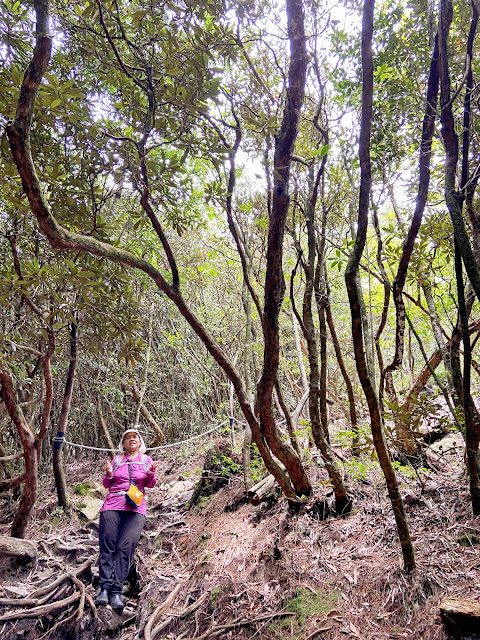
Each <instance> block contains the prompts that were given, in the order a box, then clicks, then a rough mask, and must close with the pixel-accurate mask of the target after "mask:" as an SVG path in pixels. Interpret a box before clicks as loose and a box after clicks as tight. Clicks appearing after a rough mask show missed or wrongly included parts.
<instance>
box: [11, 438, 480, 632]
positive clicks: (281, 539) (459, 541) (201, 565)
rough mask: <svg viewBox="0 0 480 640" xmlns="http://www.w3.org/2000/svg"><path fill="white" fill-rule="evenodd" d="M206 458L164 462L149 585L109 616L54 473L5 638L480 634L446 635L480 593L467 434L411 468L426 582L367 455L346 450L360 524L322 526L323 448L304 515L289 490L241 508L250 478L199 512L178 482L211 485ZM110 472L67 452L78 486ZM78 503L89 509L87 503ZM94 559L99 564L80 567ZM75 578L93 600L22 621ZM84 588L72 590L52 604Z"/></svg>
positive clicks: (146, 539) (179, 454) (196, 451)
mask: <svg viewBox="0 0 480 640" xmlns="http://www.w3.org/2000/svg"><path fill="white" fill-rule="evenodd" d="M210 444H215V441H214V440H213V441H211V442H210ZM437 449H438V447H437ZM205 451H206V448H204V449H203V452H202V450H200V448H199V447H198V446H193V445H192V446H190V447H185V448H182V449H181V450H175V452H174V453H172V449H170V450H167V453H165V454H162V456H161V457H159V458H158V459H159V461H160V465H159V472H158V483H157V486H156V487H155V488H154V489H153V490H151V491H149V494H148V503H149V506H148V510H149V518H148V521H147V525H146V527H145V532H144V534H145V535H143V536H142V539H141V542H140V545H139V548H138V550H137V554H136V560H135V567H136V572H137V576H136V578H137V580H133V579H132V581H131V582H132V584H131V585H130V591H129V592H127V594H126V596H127V597H128V602H127V606H126V609H125V611H124V614H123V616H122V618H121V619H120V617H119V616H117V618H119V619H118V620H117V621H115V616H116V614H113V612H111V611H110V607H107V608H102V610H100V609H99V611H98V613H97V612H95V611H94V608H93V606H92V604H93V601H92V599H91V598H90V596H93V597H94V595H95V593H96V589H95V565H96V560H97V553H98V549H97V546H96V535H97V528H96V524H95V522H90V523H89V522H86V521H85V520H84V519H82V518H81V517H80V515H79V514H78V513H77V511H76V510H75V509H72V510H71V511H70V513H69V514H64V513H62V511H61V510H59V509H58V507H56V499H55V491H54V485H53V479H52V478H51V477H43V478H42V480H41V483H42V490H41V492H40V497H39V500H38V504H37V505H36V508H35V513H34V515H33V518H32V521H31V523H30V525H29V532H28V536H27V537H28V538H29V539H31V540H34V541H35V542H36V543H37V545H38V548H39V557H38V560H37V562H36V563H34V564H30V565H21V564H18V562H17V563H14V562H6V561H5V560H2V562H3V564H1V565H0V638H2V640H17V639H18V640H19V639H20V638H25V639H27V640H33V639H39V638H53V639H55V638H74V637H75V634H76V637H77V638H79V639H83V638H103V637H111V638H115V639H117V638H118V639H119V640H120V639H121V640H126V639H130V638H131V639H136V638H139V637H145V638H147V639H151V640H160V639H166V638H186V639H187V640H192V639H194V638H196V639H198V638H201V639H202V640H203V639H206V638H222V639H223V638H235V639H236V640H247V639H249V640H261V639H268V640H288V639H291V638H294V639H299V640H300V639H301V640H312V639H313V638H320V639H328V640H337V639H343V638H346V637H348V636H350V637H352V638H361V639H362V640H381V639H387V638H392V639H393V638H411V639H414V638H415V639H417V638H426V639H428V640H447V639H449V638H452V637H457V638H458V637H461V638H467V637H475V636H468V635H463V636H462V635H461V633H460V630H459V629H458V628H457V629H455V626H453V627H452V628H451V629H449V631H448V633H447V631H446V629H445V625H444V620H443V619H442V617H441V615H440V612H439V604H440V602H441V601H442V600H443V599H444V598H447V597H455V598H461V599H470V600H474V601H476V602H477V603H479V602H480V518H478V517H473V516H472V515H471V506H470V504H469V499H468V486H467V479H466V475H465V470H464V469H465V467H464V464H463V451H464V449H463V445H462V441H461V438H459V437H456V438H453V439H452V438H450V439H449V440H448V445H447V446H446V450H443V451H442V450H440V454H439V456H438V461H439V463H438V465H437V466H438V469H437V470H428V471H427V470H425V469H419V470H417V471H415V470H412V469H408V468H404V467H403V468H401V469H400V470H399V472H398V475H399V478H400V479H401V484H402V494H403V496H404V498H405V502H406V509H407V517H408V522H409V525H410V528H411V533H412V538H413V544H414V548H415V553H416V562H417V571H416V573H415V575H413V576H408V575H406V574H405V573H404V572H403V570H402V568H401V567H402V559H401V552H400V545H399V542H398V537H397V535H396V529H395V521H394V517H393V513H392V509H391V506H390V504H389V501H388V496H387V494H386V490H385V485H384V481H383V479H382V476H381V474H380V472H379V470H378V465H377V464H376V463H374V462H373V461H372V460H371V459H370V458H361V459H358V460H355V459H353V458H352V457H351V455H350V453H349V451H348V450H346V449H340V448H338V449H337V452H338V454H339V455H340V456H341V458H342V459H343V462H342V465H343V467H344V473H345V478H346V481H347V485H348V487H349V490H350V492H351V494H352V496H353V500H354V502H353V509H352V511H351V513H350V514H349V515H348V516H346V517H342V518H337V517H327V518H326V519H324V518H325V515H326V514H325V509H324V504H325V501H327V502H329V501H331V499H332V498H331V495H329V494H330V493H331V490H330V488H329V486H328V482H327V476H326V473H325V470H324V468H323V466H322V465H321V463H320V460H319V457H318V456H317V455H316V454H314V453H312V452H310V453H309V457H310V460H309V462H308V474H309V477H310V479H311V480H312V482H313V483H314V487H315V494H314V496H313V498H311V499H310V500H309V501H308V502H307V503H306V504H305V505H304V506H302V507H301V509H300V510H299V511H298V512H297V513H294V512H292V510H291V509H290V508H289V506H288V504H287V502H286V500H285V499H284V498H279V499H278V500H277V501H276V502H273V503H270V504H266V503H264V504H262V505H260V506H256V507H254V506H252V505H250V504H248V503H245V502H244V501H243V502H242V500H241V498H242V495H243V488H242V478H241V476H240V475H237V476H235V475H234V476H232V477H230V479H229V482H228V485H227V486H225V487H224V488H222V489H220V490H219V491H218V492H217V493H216V494H214V495H212V496H211V497H209V498H203V499H201V500H200V503H199V504H197V506H196V507H195V508H193V509H192V510H190V511H185V509H184V508H183V506H182V504H181V503H182V502H183V499H182V496H180V497H179V496H178V495H172V494H171V492H170V491H169V489H170V487H172V485H174V484H175V483H176V482H178V481H179V480H184V479H188V480H197V479H198V477H199V475H198V472H199V470H201V469H202V467H203V459H204V456H205ZM102 468H103V459H101V458H99V459H97V460H94V459H92V458H91V457H90V458H77V459H76V458H70V459H68V460H67V463H66V472H67V476H68V484H69V487H71V488H72V494H73V487H74V486H75V485H76V484H77V483H81V482H85V481H86V480H90V481H94V482H96V483H99V484H100V483H101V478H102ZM72 498H73V502H76V503H77V504H78V503H79V501H80V500H82V498H81V497H79V496H73V495H72ZM14 507H15V503H14V502H13V501H11V500H10V499H7V498H6V497H3V496H2V498H1V501H0V535H8V532H9V524H10V523H11V519H12V517H13V513H14ZM327 515H328V514H327ZM82 563H86V565H85V566H87V569H88V570H87V571H84V569H83V568H82V569H78V567H79V566H81V565H82ZM82 566H83V565H82ZM79 571H83V574H82V573H79ZM62 572H64V575H66V576H68V575H70V576H71V575H72V574H75V575H77V576H78V577H80V578H81V580H78V577H77V578H76V580H77V583H80V587H81V589H82V593H84V595H85V597H86V600H85V601H84V603H83V608H82V609H81V610H79V604H78V599H77V602H76V603H74V604H72V605H69V607H66V608H65V609H64V610H63V611H60V612H58V611H54V610H51V611H50V612H48V610H47V613H44V614H43V615H42V616H38V617H34V618H33V619H25V618H23V617H22V619H19V618H20V617H21V616H19V615H18V610H19V607H21V604H22V602H23V603H26V602H27V600H28V597H30V598H31V597H32V596H31V595H30V596H29V595H28V593H32V590H33V591H35V589H36V592H35V593H36V594H37V595H38V593H40V589H39V588H40V587H42V586H43V585H45V584H47V585H48V584H49V582H50V583H51V582H52V580H53V577H56V578H58V576H59V575H60V574H61V573H62ZM62 575H63V574H62ZM133 577H135V576H133ZM134 582H135V584H133V583H134ZM82 585H84V587H82ZM22 588H23V589H24V591H23V592H22ZM73 588H74V587H73V586H72V587H71V589H73ZM12 589H13V591H15V589H16V590H17V592H18V593H17V595H16V597H17V598H19V600H18V606H17V607H15V606H12V604H11V602H10V605H8V604H5V602H9V601H8V599H6V598H5V595H10V598H11V597H12V596H11V591H12ZM70 592H71V591H70ZM70 592H69V591H68V590H66V591H65V588H64V592H63V594H60V595H58V594H57V595H56V596H55V598H53V600H55V599H57V600H58V599H59V598H65V597H66V596H68V594H69V593H70ZM35 593H33V595H34V596H35ZM169 595H170V596H171V597H170V598H169V599H168V601H167V602H166V605H165V607H163V609H162V608H158V605H160V604H161V603H162V602H164V601H165V600H166V599H167V598H168V596H169ZM2 596H3V597H2ZM22 598H23V599H22ZM80 602H81V603H82V601H80ZM32 603H33V600H32V601H31V602H30V609H31V607H32V606H34V603H33V604H32ZM89 603H90V604H89ZM24 610H27V611H28V607H26V608H25V607H24ZM109 611H110V613H109ZM97 615H98V616H99V617H98V618H97V619H95V618H94V616H97ZM9 616H10V618H11V619H7V618H8V617H9ZM75 627H76V628H75ZM477 628H478V629H479V631H480V623H479V624H478V626H477ZM450 633H457V634H458V635H455V636H451V635H449V634H450Z"/></svg>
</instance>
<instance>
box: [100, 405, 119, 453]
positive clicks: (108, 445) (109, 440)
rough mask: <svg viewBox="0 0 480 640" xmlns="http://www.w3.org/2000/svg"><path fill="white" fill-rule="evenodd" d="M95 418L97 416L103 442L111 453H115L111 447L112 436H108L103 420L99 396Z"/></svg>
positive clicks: (112, 446)
mask: <svg viewBox="0 0 480 640" xmlns="http://www.w3.org/2000/svg"><path fill="white" fill-rule="evenodd" d="M97 416H98V422H99V423H100V430H101V432H102V434H103V437H104V438H105V442H106V443H107V447H108V448H109V449H110V450H111V451H115V447H114V445H113V440H112V436H111V435H110V431H109V430H108V427H107V422H106V420H105V416H104V415H103V410H102V401H101V400H100V396H97Z"/></svg>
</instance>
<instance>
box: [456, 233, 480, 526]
mask: <svg viewBox="0 0 480 640" xmlns="http://www.w3.org/2000/svg"><path fill="white" fill-rule="evenodd" d="M462 271H463V270H462V257H461V255H460V252H459V250H458V247H457V245H456V244H455V272H456V278H457V295H458V309H459V315H460V324H461V327H462V338H463V358H464V359H463V414H464V420H465V444H466V448H467V467H468V475H469V479H470V499H471V501H472V510H473V514H474V515H476V516H478V515H480V478H479V474H478V466H477V455H478V443H479V441H480V432H479V429H478V428H475V427H476V424H475V421H474V418H473V407H472V402H473V401H472V396H471V393H470V376H471V360H472V352H471V348H470V334H469V332H468V318H467V309H466V305H465V289H464V284H463V273H462ZM477 427H478V422H477Z"/></svg>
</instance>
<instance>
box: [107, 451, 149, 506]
mask: <svg viewBox="0 0 480 640" xmlns="http://www.w3.org/2000/svg"><path fill="white" fill-rule="evenodd" d="M128 459H129V458H128V456H127V455H126V454H125V455H123V456H122V461H121V463H120V466H119V467H118V468H117V469H116V470H115V473H114V474H113V478H109V477H108V476H107V474H105V475H104V476H103V486H104V487H105V488H106V489H108V490H109V491H108V495H107V497H106V498H105V502H104V503H103V506H102V508H101V509H100V511H135V512H136V513H141V514H142V515H145V514H146V512H147V505H146V502H145V498H143V500H142V502H141V504H140V506H139V507H137V508H135V507H131V506H130V505H128V504H127V501H126V499H125V495H124V494H122V495H118V492H119V491H128V487H129V486H130V476H129V474H128V466H129V465H128V464H126V461H127V460H128ZM147 460H148V464H149V465H151V464H152V462H153V460H152V459H151V458H150V456H147ZM113 464H114V460H112V466H113ZM130 469H131V473H132V481H133V482H134V484H136V485H137V487H138V488H139V489H140V491H142V492H144V491H145V487H147V488H149V489H151V488H152V487H154V486H155V483H156V482H157V476H156V474H155V473H146V472H145V470H144V468H143V464H142V454H141V453H139V454H138V455H137V457H136V458H134V459H133V460H132V464H131V465H130Z"/></svg>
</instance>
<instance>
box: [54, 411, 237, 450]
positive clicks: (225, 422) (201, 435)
mask: <svg viewBox="0 0 480 640" xmlns="http://www.w3.org/2000/svg"><path fill="white" fill-rule="evenodd" d="M227 422H229V418H227V419H226V420H224V421H223V422H221V423H220V424H217V426H216V427H213V429H210V430H209V431H204V432H203V433H199V434H197V435H196V436H192V437H191V438H187V439H186V440H180V441H179V442H170V443H169V444H163V445H161V446H160V447H152V448H149V449H147V451H158V450H159V449H168V448H169V447H178V446H179V445H181V444H185V443H186V442H191V441H192V440H197V438H203V436H207V435H208V434H209V433H213V432H214V431H216V430H217V429H220V427H223V426H224V425H226V424H227ZM55 437H56V436H55ZM54 439H55V438H54ZM62 442H63V443H64V444H69V445H70V446H71V447H77V448H78V449H88V450H89V451H106V452H112V453H118V449H101V448H100V447H88V446H87V445H85V444H77V443H76V442H69V441H68V440H63V439H62Z"/></svg>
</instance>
